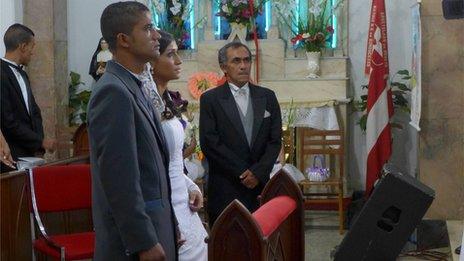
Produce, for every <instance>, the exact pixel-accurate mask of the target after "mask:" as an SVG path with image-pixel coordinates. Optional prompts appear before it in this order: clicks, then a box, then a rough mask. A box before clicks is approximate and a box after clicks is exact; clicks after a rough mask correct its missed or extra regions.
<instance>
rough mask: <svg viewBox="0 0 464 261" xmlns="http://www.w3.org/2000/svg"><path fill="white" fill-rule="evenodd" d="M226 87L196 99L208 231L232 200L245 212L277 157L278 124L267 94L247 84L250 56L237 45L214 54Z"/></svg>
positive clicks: (252, 206) (253, 205) (271, 94)
mask: <svg viewBox="0 0 464 261" xmlns="http://www.w3.org/2000/svg"><path fill="white" fill-rule="evenodd" d="M218 59H219V65H220V67H221V70H222V71H223V72H224V74H225V76H226V78H227V82H226V83H224V84H223V85H221V86H219V87H217V88H214V89H211V90H209V91H207V92H206V93H204V94H203V95H202V96H201V99H200V145H201V149H202V151H203V152H204V154H205V156H206V158H207V160H208V163H209V181H208V215H209V220H210V226H212V224H213V223H214V221H215V220H216V219H217V218H218V216H219V215H220V214H221V212H222V211H223V210H224V209H225V208H226V207H227V205H228V204H229V203H230V202H232V201H233V200H234V199H238V200H240V202H242V203H243V204H244V205H245V206H246V207H247V208H248V209H249V210H250V211H254V210H256V209H257V208H258V206H259V203H258V198H257V197H258V195H259V194H260V193H261V191H262V189H263V188H264V185H266V183H267V182H268V181H269V174H270V172H271V170H272V167H273V166H274V163H275V161H276V159H277V156H278V154H279V150H280V146H281V135H282V119H281V115H280V108H279V103H278V102H277V98H276V96H275V94H274V92H273V91H271V90H269V89H266V88H263V87H260V86H256V85H254V84H252V83H250V82H249V80H250V72H251V52H250V50H249V49H248V47H247V46H246V45H244V44H242V43H240V42H231V43H228V44H226V45H225V46H224V47H222V48H221V49H220V50H219V53H218Z"/></svg>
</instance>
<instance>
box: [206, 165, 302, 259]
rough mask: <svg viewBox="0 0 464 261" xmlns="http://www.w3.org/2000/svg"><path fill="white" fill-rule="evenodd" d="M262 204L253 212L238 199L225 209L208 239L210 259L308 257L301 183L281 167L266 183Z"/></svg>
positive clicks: (261, 199)
mask: <svg viewBox="0 0 464 261" xmlns="http://www.w3.org/2000/svg"><path fill="white" fill-rule="evenodd" d="M289 202H290V203H289ZM260 203H261V204H260V205H261V207H260V208H259V209H258V210H257V211H255V212H254V213H253V214H251V213H250V212H249V211H248V210H247V209H246V208H245V207H244V206H243V205H242V204H241V203H240V202H239V201H238V200H234V201H233V202H232V203H230V204H229V206H228V207H227V208H226V209H225V210H224V211H223V212H222V214H221V215H220V216H219V217H218V219H217V220H216V222H215V223H214V226H213V228H212V230H211V234H210V237H209V238H208V239H207V242H208V259H209V260H210V261H219V260H221V261H227V260H231V261H238V260H240V261H247V260H250V261H251V260H253V261H255V260H259V261H261V260H283V261H285V260H289V261H299V260H301V261H302V260H304V244H305V242H304V231H303V225H304V219H303V218H304V209H303V195H302V194H301V191H300V189H299V187H298V184H296V182H295V181H293V179H292V178H291V177H290V176H289V175H288V174H287V173H285V172H284V171H282V170H281V171H280V172H279V173H277V174H276V175H275V176H274V177H273V178H272V179H271V180H270V181H269V183H268V184H267V185H266V186H265V188H264V190H263V193H262V194H261V198H260ZM276 206H280V207H277V208H276ZM279 219H281V220H279ZM282 219H283V221H282Z"/></svg>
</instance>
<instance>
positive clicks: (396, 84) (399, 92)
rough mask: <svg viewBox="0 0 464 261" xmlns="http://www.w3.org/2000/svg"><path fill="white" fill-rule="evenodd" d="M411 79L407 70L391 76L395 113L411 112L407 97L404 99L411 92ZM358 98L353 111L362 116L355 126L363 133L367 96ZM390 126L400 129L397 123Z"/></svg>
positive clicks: (365, 87)
mask: <svg viewBox="0 0 464 261" xmlns="http://www.w3.org/2000/svg"><path fill="white" fill-rule="evenodd" d="M399 77H401V78H399ZM398 78H399V79H398ZM411 78H412V76H411V75H410V74H409V71H408V70H399V71H398V72H397V73H396V74H395V75H393V77H392V78H391V80H390V87H391V90H392V92H391V93H392V101H393V108H394V110H395V112H396V111H402V112H405V113H408V114H409V113H410V112H411V109H410V107H409V102H408V99H407V97H405V96H406V95H407V94H408V93H410V92H411V87H410V81H411ZM361 87H362V89H367V88H368V85H362V86H361ZM360 98H361V100H355V101H354V103H353V110H354V111H360V112H363V115H362V116H361V118H360V119H359V121H358V122H357V124H359V127H360V128H361V130H362V131H363V132H365V131H366V124H367V111H366V110H367V94H365V95H361V97H360ZM391 126H392V127H396V128H400V129H401V128H402V125H401V124H400V123H398V122H391Z"/></svg>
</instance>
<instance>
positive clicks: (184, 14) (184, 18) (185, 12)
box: [182, 8, 191, 21]
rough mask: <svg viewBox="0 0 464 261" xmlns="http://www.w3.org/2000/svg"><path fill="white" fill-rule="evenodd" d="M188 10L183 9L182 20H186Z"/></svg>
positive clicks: (188, 14) (188, 13)
mask: <svg viewBox="0 0 464 261" xmlns="http://www.w3.org/2000/svg"><path fill="white" fill-rule="evenodd" d="M190 11H191V10H190V8H184V13H183V14H182V20H184V21H185V20H187V19H188V18H189V16H190Z"/></svg>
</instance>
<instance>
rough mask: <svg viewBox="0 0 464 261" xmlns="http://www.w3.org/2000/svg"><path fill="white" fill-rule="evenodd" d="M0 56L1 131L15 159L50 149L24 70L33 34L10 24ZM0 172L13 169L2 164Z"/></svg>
mask: <svg viewBox="0 0 464 261" xmlns="http://www.w3.org/2000/svg"><path fill="white" fill-rule="evenodd" d="M3 41H4V43H5V49H6V53H5V57H3V58H2V59H1V77H0V78H1V91H0V95H1V130H2V133H3V135H4V136H5V140H6V142H7V143H8V145H9V146H10V149H11V155H12V156H13V159H14V160H18V157H34V156H37V154H43V153H44V152H45V151H44V150H50V151H53V150H54V148H55V144H56V141H55V140H54V139H47V138H44V132H43V126H42V116H41V114H40V108H39V107H38V106H37V103H36V102H35V99H34V95H33V94H32V91H31V86H30V82H29V78H28V76H27V73H26V72H25V71H24V70H23V69H22V67H23V66H27V65H28V64H29V62H30V60H31V57H32V55H33V51H34V46H35V40H34V33H33V32H32V30H31V29H29V28H28V27H26V26H24V25H22V24H14V25H12V26H10V27H9V28H8V29H7V30H6V32H5V36H4V37H3ZM1 168H2V172H5V171H10V170H13V169H12V168H10V167H8V166H6V165H4V164H2V167H1Z"/></svg>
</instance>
